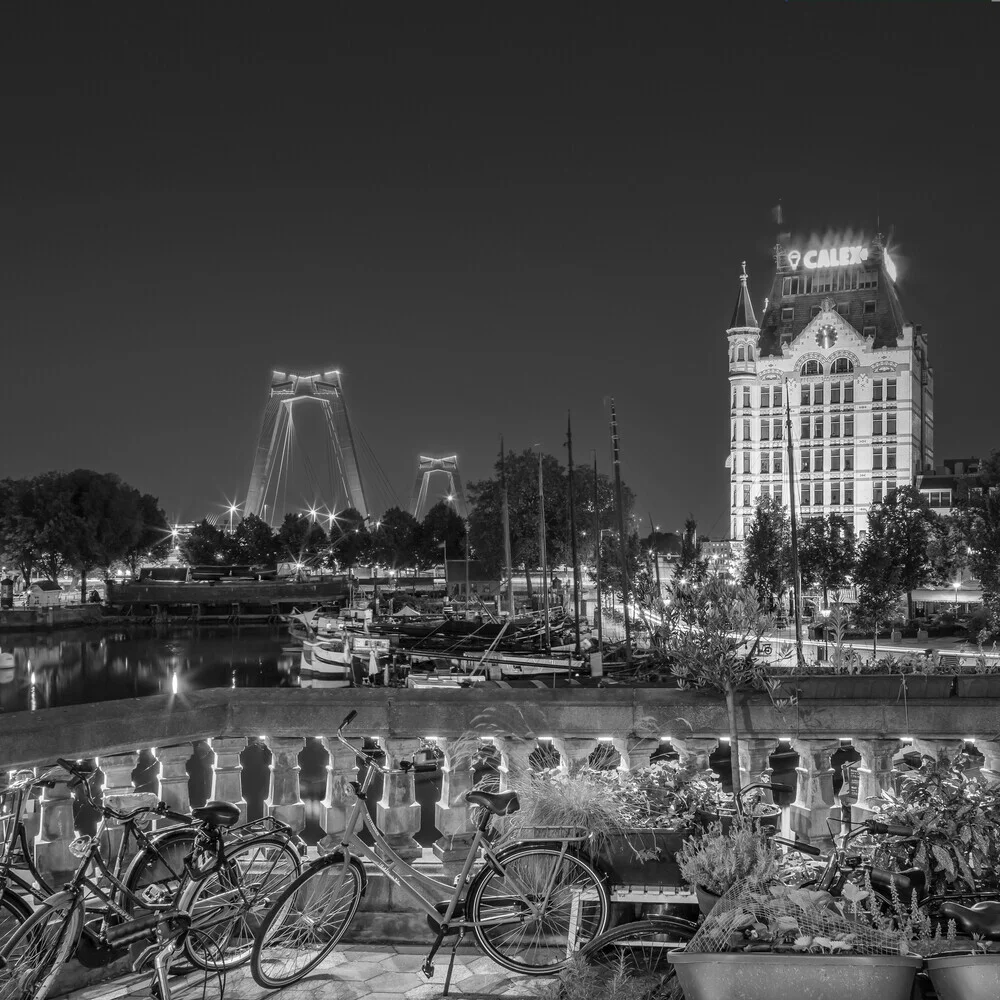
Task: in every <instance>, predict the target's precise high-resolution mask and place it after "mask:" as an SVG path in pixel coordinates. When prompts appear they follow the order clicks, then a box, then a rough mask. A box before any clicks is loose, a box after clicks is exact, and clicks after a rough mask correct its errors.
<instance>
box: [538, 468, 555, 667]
mask: <svg viewBox="0 0 1000 1000" xmlns="http://www.w3.org/2000/svg"><path fill="white" fill-rule="evenodd" d="M538 545H539V549H540V550H541V554H542V609H543V613H544V614H545V648H546V649H547V650H550V649H552V633H551V632H550V630H549V572H548V565H547V563H546V556H545V491H544V489H543V487H542V449H541V448H539V449H538Z"/></svg>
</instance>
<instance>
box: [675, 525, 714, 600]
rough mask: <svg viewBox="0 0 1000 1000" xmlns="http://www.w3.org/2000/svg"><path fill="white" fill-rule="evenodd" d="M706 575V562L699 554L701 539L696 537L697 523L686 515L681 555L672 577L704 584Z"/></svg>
mask: <svg viewBox="0 0 1000 1000" xmlns="http://www.w3.org/2000/svg"><path fill="white" fill-rule="evenodd" d="M707 575H708V560H707V559H706V558H705V557H704V556H703V555H702V554H701V539H700V538H699V537H698V522H697V521H696V520H695V519H694V515H693V514H688V516H687V520H686V521H685V522H684V534H683V535H682V536H681V555H680V559H678V561H677V565H676V566H675V567H674V576H675V577H676V578H677V579H678V580H682V581H683V580H686V581H687V582H688V583H699V584H700V583H704V582H705V578H706V577H707Z"/></svg>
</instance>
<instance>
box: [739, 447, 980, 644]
mask: <svg viewBox="0 0 1000 1000" xmlns="http://www.w3.org/2000/svg"><path fill="white" fill-rule="evenodd" d="M798 557H799V572H800V575H801V579H802V585H803V588H804V589H818V590H821V591H822V592H823V600H824V604H828V600H829V592H830V591H835V590H837V589H838V588H842V587H847V586H851V585H853V586H854V587H856V588H857V601H858V603H857V607H856V609H855V613H856V616H857V618H858V619H859V621H860V622H861V623H862V624H864V625H867V626H869V627H871V628H873V629H875V630H876V631H877V629H878V628H879V626H880V625H884V624H885V623H887V622H889V621H891V620H892V619H893V618H894V616H895V609H896V608H897V606H899V605H900V603H901V602H902V600H903V598H906V601H907V617H908V618H912V617H913V613H912V612H913V609H912V599H911V597H910V593H911V591H913V590H915V589H917V588H920V587H946V586H949V585H950V584H951V583H952V581H953V580H955V578H956V577H957V576H958V575H959V574H960V573H962V572H963V571H965V570H967V571H969V572H970V573H971V574H972V575H973V576H975V577H976V578H977V579H978V580H979V582H980V585H981V586H982V589H983V604H984V610H985V612H986V616H987V623H988V632H991V633H993V634H996V633H997V632H1000V452H994V453H993V455H992V456H991V457H990V458H989V459H988V460H986V461H984V462H983V463H982V464H981V465H980V471H979V473H978V475H977V476H975V477H969V478H967V479H963V480H960V481H959V485H958V490H957V495H956V497H955V500H954V507H953V509H952V510H951V512H950V513H949V514H946V515H941V514H938V513H937V512H936V511H934V510H932V509H931V507H930V506H929V504H928V502H927V500H926V498H925V497H924V496H923V495H922V494H921V493H920V491H919V490H917V489H916V487H913V486H901V487H899V488H897V489H896V490H894V491H892V492H891V493H889V494H888V495H887V496H886V497H884V498H883V499H882V500H880V501H876V502H875V503H873V504H872V505H871V507H870V508H869V511H868V529H867V532H866V533H865V537H864V539H862V540H859V539H857V538H856V537H855V533H854V526H853V524H852V523H851V522H850V521H848V520H847V519H846V518H844V517H842V516H841V515H839V514H830V515H827V516H824V517H809V518H807V519H806V520H804V521H802V522H801V524H800V526H799V544H798ZM742 582H743V584H744V585H745V586H748V587H751V588H753V590H754V591H755V592H756V594H757V597H758V599H759V601H760V603H761V605H762V606H763V607H764V608H765V609H767V610H769V611H773V610H774V609H775V608H776V606H777V605H778V603H779V602H780V601H781V600H782V599H783V597H784V596H785V594H786V593H787V592H788V591H790V590H791V589H792V586H793V576H792V559H791V532H790V526H789V518H788V511H787V508H785V507H784V506H782V505H781V504H780V503H777V502H776V501H775V500H774V499H773V498H767V499H763V500H761V501H760V502H759V503H758V505H757V509H756V511H755V513H754V518H753V520H752V522H751V524H750V527H749V528H748V530H747V534H746V540H745V545H744V568H743V574H742Z"/></svg>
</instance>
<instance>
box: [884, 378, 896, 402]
mask: <svg viewBox="0 0 1000 1000" xmlns="http://www.w3.org/2000/svg"><path fill="white" fill-rule="evenodd" d="M885 398H886V399H895V398H896V380H895V379H894V378H887V379H886V380H885Z"/></svg>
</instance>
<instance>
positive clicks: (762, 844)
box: [677, 819, 779, 914]
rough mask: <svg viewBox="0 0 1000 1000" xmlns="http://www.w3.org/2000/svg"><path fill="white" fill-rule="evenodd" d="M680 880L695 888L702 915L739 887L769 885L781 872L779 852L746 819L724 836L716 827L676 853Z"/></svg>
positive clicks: (720, 827)
mask: <svg viewBox="0 0 1000 1000" xmlns="http://www.w3.org/2000/svg"><path fill="white" fill-rule="evenodd" d="M677 864H678V867H679V868H680V873H681V876H682V877H683V878H684V881H685V882H687V884H688V885H690V886H693V887H694V890H695V893H696V894H697V896H698V905H699V906H700V907H701V911H702V913H706V914H707V913H708V912H709V911H710V910H711V909H712V907H713V906H714V905H715V903H716V902H717V901H718V899H719V897H720V896H721V895H722V894H723V893H724V892H726V891H728V890H729V889H731V888H732V887H733V886H734V885H736V884H737V883H744V882H745V883H750V884H757V885H766V884H767V883H768V882H773V881H774V880H775V879H776V878H777V875H778V871H779V854H778V849H777V847H776V846H775V845H774V843H773V841H771V840H770V839H769V838H768V836H767V834H766V833H765V832H763V831H761V830H759V829H757V828H755V826H754V825H753V823H751V822H749V821H748V820H744V819H737V820H736V821H734V823H733V824H732V826H731V827H730V829H729V831H728V832H726V833H724V832H723V831H722V825H721V824H715V825H714V826H712V827H711V828H709V829H708V830H706V831H705V832H704V833H702V834H701V835H699V836H695V837H692V838H690V839H689V840H688V841H687V842H686V843H685V844H684V845H683V846H682V847H681V849H680V850H679V851H678V852H677Z"/></svg>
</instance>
